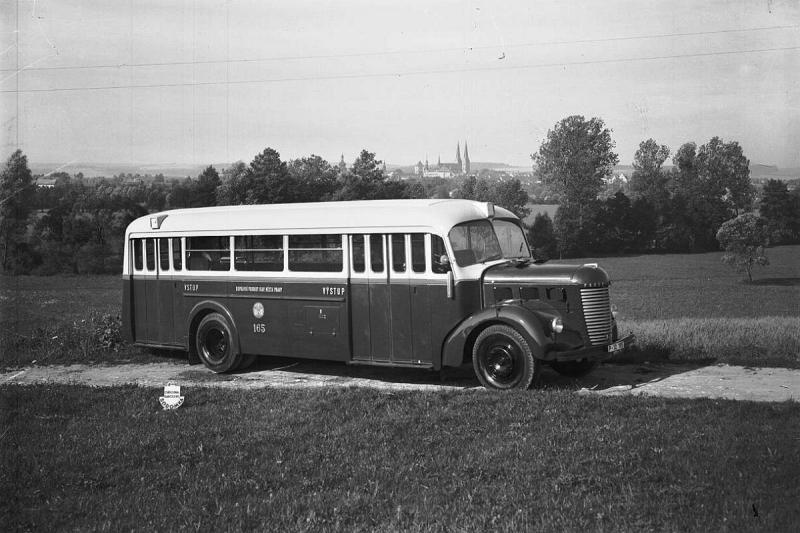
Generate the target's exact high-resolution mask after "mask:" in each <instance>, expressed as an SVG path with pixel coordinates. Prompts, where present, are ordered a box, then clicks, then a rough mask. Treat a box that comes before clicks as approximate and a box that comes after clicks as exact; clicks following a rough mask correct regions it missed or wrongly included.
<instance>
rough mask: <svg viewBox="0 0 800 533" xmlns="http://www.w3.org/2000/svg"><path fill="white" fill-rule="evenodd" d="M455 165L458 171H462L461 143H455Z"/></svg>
mask: <svg viewBox="0 0 800 533" xmlns="http://www.w3.org/2000/svg"><path fill="white" fill-rule="evenodd" d="M456 165H458V171H459V172H464V164H463V163H462V162H461V143H460V142H458V143H456Z"/></svg>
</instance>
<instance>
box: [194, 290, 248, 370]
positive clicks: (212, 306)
mask: <svg viewBox="0 0 800 533" xmlns="http://www.w3.org/2000/svg"><path fill="white" fill-rule="evenodd" d="M209 313H219V314H221V315H222V316H224V317H225V320H227V321H228V324H230V326H231V334H232V336H233V338H232V339H231V342H232V343H233V349H234V350H236V352H237V353H239V352H240V350H239V330H238V329H236V322H235V321H234V320H233V315H232V314H231V313H230V311H228V309H227V308H226V307H225V306H224V305H221V304H219V303H218V302H215V301H212V300H204V301H202V302H199V303H197V304H196V305H195V306H194V307H192V310H191V312H190V313H189V318H188V320H187V321H186V332H187V341H188V344H189V346H188V348H189V358H190V359H192V358H193V357H197V353H196V352H197V348H196V347H195V345H194V335H193V334H194V330H195V328H196V327H197V325H198V324H199V323H200V320H202V318H203V317H204V316H205V315H207V314H209Z"/></svg>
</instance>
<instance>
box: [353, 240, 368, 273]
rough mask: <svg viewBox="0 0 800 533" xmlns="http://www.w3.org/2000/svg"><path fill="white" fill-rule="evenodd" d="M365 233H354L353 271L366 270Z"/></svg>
mask: <svg viewBox="0 0 800 533" xmlns="http://www.w3.org/2000/svg"><path fill="white" fill-rule="evenodd" d="M364 239H365V236H364V235H353V246H352V250H353V272H359V273H361V272H364V269H365V267H366V263H365V261H364V254H365V250H366V247H365V246H364Z"/></svg>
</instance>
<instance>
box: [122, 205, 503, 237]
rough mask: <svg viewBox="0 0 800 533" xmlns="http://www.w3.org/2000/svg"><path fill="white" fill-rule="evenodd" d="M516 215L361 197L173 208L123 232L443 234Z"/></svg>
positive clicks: (138, 221) (479, 208)
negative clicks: (473, 222) (464, 224)
mask: <svg viewBox="0 0 800 533" xmlns="http://www.w3.org/2000/svg"><path fill="white" fill-rule="evenodd" d="M491 209H494V216H496V217H499V218H512V219H517V217H516V215H514V214H513V213H511V212H510V211H508V210H506V209H503V208H502V207H493V206H491V207H490V204H487V203H485V202H474V201H472V200H449V199H431V200H361V201H354V202H317V203H303V204H266V205H237V206H220V207H200V208H193V209H175V210H171V211H162V212H160V213H151V214H149V215H146V216H143V217H140V218H137V219H136V220H134V221H133V222H131V224H130V225H129V226H128V230H127V234H128V235H130V234H132V233H135V234H142V233H147V234H153V233H156V234H158V233H172V232H175V233H184V232H186V233H191V232H212V231H213V232H215V233H216V232H240V231H290V232H294V231H309V230H311V231H314V232H316V233H350V232H365V233H369V232H385V231H386V229H389V228H390V229H393V230H401V229H402V230H403V231H414V230H416V231H433V232H437V233H441V234H446V233H447V232H448V231H450V229H451V228H452V227H453V226H455V225H456V224H460V223H462V222H467V221H470V220H478V219H485V218H487V217H488V216H489V213H490V210H491Z"/></svg>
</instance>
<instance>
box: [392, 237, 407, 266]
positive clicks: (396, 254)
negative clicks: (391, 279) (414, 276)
mask: <svg viewBox="0 0 800 533" xmlns="http://www.w3.org/2000/svg"><path fill="white" fill-rule="evenodd" d="M391 239H392V270H393V271H395V272H405V271H406V236H405V235H403V234H402V233H392V236H391Z"/></svg>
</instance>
